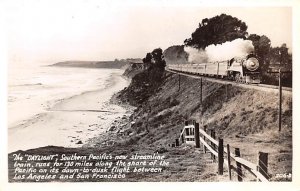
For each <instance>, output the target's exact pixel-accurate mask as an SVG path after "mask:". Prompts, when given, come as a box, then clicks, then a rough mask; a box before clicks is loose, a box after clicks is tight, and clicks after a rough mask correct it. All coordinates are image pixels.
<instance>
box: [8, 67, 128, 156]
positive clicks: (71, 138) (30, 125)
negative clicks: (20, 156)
mask: <svg viewBox="0 0 300 191" xmlns="http://www.w3.org/2000/svg"><path fill="white" fill-rule="evenodd" d="M129 83H130V81H129V80H128V79H125V78H124V77H122V75H121V71H118V72H112V73H111V75H110V76H109V78H108V79H107V80H106V82H105V87H104V88H101V89H98V90H92V91H85V92H82V93H80V94H79V95H73V96H71V97H68V98H63V99H60V100H55V101H54V102H53V104H52V106H51V107H50V108H48V109H47V110H46V111H45V112H42V113H39V114H37V115H35V116H34V117H32V118H30V119H27V120H26V121H25V122H23V123H20V124H19V125H16V126H15V127H11V128H9V129H8V137H9V139H8V152H9V153H12V152H15V151H17V150H24V151H25V150H28V149H36V148H41V147H44V146H50V145H51V146H63V147H74V148H78V147H81V146H84V145H86V144H89V141H90V140H91V139H93V138H95V137H99V136H101V134H103V133H105V132H106V131H107V130H108V129H109V128H110V127H111V125H112V124H113V123H114V121H115V120H116V119H117V118H119V119H121V118H122V117H124V115H125V114H126V115H129V114H130V111H129V110H128V109H126V108H123V107H122V106H119V105H117V104H116V102H114V103H112V102H111V101H110V100H111V98H112V96H113V95H114V94H115V93H117V92H119V91H120V90H122V89H123V88H124V87H127V86H128V85H129ZM37 145H38V146H37Z"/></svg>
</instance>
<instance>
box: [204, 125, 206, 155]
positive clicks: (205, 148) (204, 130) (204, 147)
mask: <svg viewBox="0 0 300 191" xmlns="http://www.w3.org/2000/svg"><path fill="white" fill-rule="evenodd" d="M204 132H206V127H204ZM203 140H204V141H205V136H203ZM203 148H204V153H206V147H205V145H204V144H203Z"/></svg>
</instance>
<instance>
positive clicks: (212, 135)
mask: <svg viewBox="0 0 300 191" xmlns="http://www.w3.org/2000/svg"><path fill="white" fill-rule="evenodd" d="M210 136H211V137H212V138H213V139H215V138H216V133H215V131H214V130H211V132H210ZM210 145H211V147H212V148H213V150H214V151H215V150H216V146H215V144H214V143H213V142H212V141H211V142H210ZM211 158H212V159H213V160H214V161H215V160H216V156H215V155H214V154H213V153H211Z"/></svg>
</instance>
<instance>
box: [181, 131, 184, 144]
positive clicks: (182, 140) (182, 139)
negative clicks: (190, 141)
mask: <svg viewBox="0 0 300 191" xmlns="http://www.w3.org/2000/svg"><path fill="white" fill-rule="evenodd" d="M181 142H182V143H184V134H183V133H182V135H181Z"/></svg>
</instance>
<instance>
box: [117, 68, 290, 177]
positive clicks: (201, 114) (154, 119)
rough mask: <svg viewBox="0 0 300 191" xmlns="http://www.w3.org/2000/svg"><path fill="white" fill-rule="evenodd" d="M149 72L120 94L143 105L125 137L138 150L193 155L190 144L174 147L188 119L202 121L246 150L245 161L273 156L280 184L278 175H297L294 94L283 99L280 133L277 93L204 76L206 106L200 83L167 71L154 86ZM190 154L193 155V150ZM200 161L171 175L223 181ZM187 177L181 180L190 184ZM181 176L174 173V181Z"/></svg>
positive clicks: (272, 164) (271, 164)
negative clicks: (294, 166)
mask: <svg viewBox="0 0 300 191" xmlns="http://www.w3.org/2000/svg"><path fill="white" fill-rule="evenodd" d="M147 74H149V73H147V72H146V71H145V72H141V73H139V74H138V75H136V76H135V77H133V78H132V83H131V85H130V86H129V87H128V88H126V89H125V90H123V91H121V92H120V94H119V96H118V97H119V98H120V99H121V100H122V101H123V102H127V103H130V104H132V105H135V106H136V107H137V108H136V110H135V112H134V114H133V115H132V116H131V127H130V128H128V129H127V131H128V132H127V133H126V131H125V134H130V135H131V136H132V137H131V140H132V141H133V142H134V145H136V146H135V147H137V148H139V149H142V150H147V148H152V149H153V148H155V149H156V150H164V151H165V152H166V153H168V152H169V151H170V150H172V152H173V151H174V150H177V151H175V152H178V153H180V152H183V151H184V152H187V151H186V145H182V146H180V147H179V148H170V147H168V145H169V144H171V143H173V142H174V140H175V139H176V138H178V137H179V134H180V131H181V130H182V128H183V122H184V121H185V120H189V121H192V120H196V121H198V122H200V128H203V127H206V128H207V129H208V130H211V129H214V130H215V132H216V136H217V137H222V138H223V139H224V142H225V144H226V143H230V145H232V146H233V147H238V148H240V150H241V154H242V157H243V158H247V159H248V160H249V161H253V162H254V163H255V162H256V160H257V154H258V152H259V151H261V152H266V153H269V173H270V175H271V180H277V179H276V178H275V175H276V174H284V173H291V172H292V97H291V95H284V97H283V103H282V130H281V132H278V94H277V93H274V91H271V92H268V91H259V90H255V89H249V88H242V87H238V86H235V85H232V84H228V85H226V84H221V83H217V82H211V81H209V80H205V78H203V80H202V103H201V101H200V97H201V82H200V80H199V79H193V78H190V77H187V76H181V77H179V76H178V74H173V73H170V72H166V73H164V74H163V77H162V79H160V81H159V82H156V85H155V86H152V85H151V84H152V82H151V78H150V77H149V76H148V75H147ZM179 78H180V79H179ZM152 80H153V79H152ZM179 81H180V88H179ZM157 83H159V84H157ZM188 152H193V151H192V148H190V150H189V151H188ZM182 154H183V153H182ZM179 155H180V154H179ZM200 155H201V154H200ZM173 157H174V156H173ZM176 157H177V158H176V159H174V158H170V160H171V161H172V160H173V161H178V162H177V163H179V164H181V162H182V163H184V160H187V159H186V158H185V156H176ZM186 157H191V156H186ZM200 158H201V156H197V154H196V155H195V156H194V158H193V157H192V158H189V159H188V160H189V163H190V165H191V166H193V168H192V167H190V166H188V165H186V164H184V165H183V166H182V164H181V166H182V169H181V170H179V169H177V170H176V168H178V167H175V166H174V168H175V169H172V170H171V171H177V173H181V172H182V171H184V172H187V174H193V176H192V175H190V176H191V177H196V178H199V179H197V180H199V181H207V180H216V179H218V176H217V173H216V172H214V171H211V169H210V170H208V169H207V168H204V166H207V165H204V164H201V165H200V166H199V165H198V166H197V164H196V163H197V161H198V160H200ZM193 162H194V163H193ZM202 162H204V163H205V161H202ZM203 165H204V166H203ZM200 167H201V169H200ZM202 167H203V168H202ZM190 168H192V169H193V170H191V169H190ZM209 168H212V167H209ZM207 173H208V174H207ZM196 174H199V175H196ZM186 176H188V175H185V176H182V177H181V178H180V179H179V180H184V181H188V178H187V177H186ZM175 177H176V176H173V175H170V180H172V179H173V178H175Z"/></svg>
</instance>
